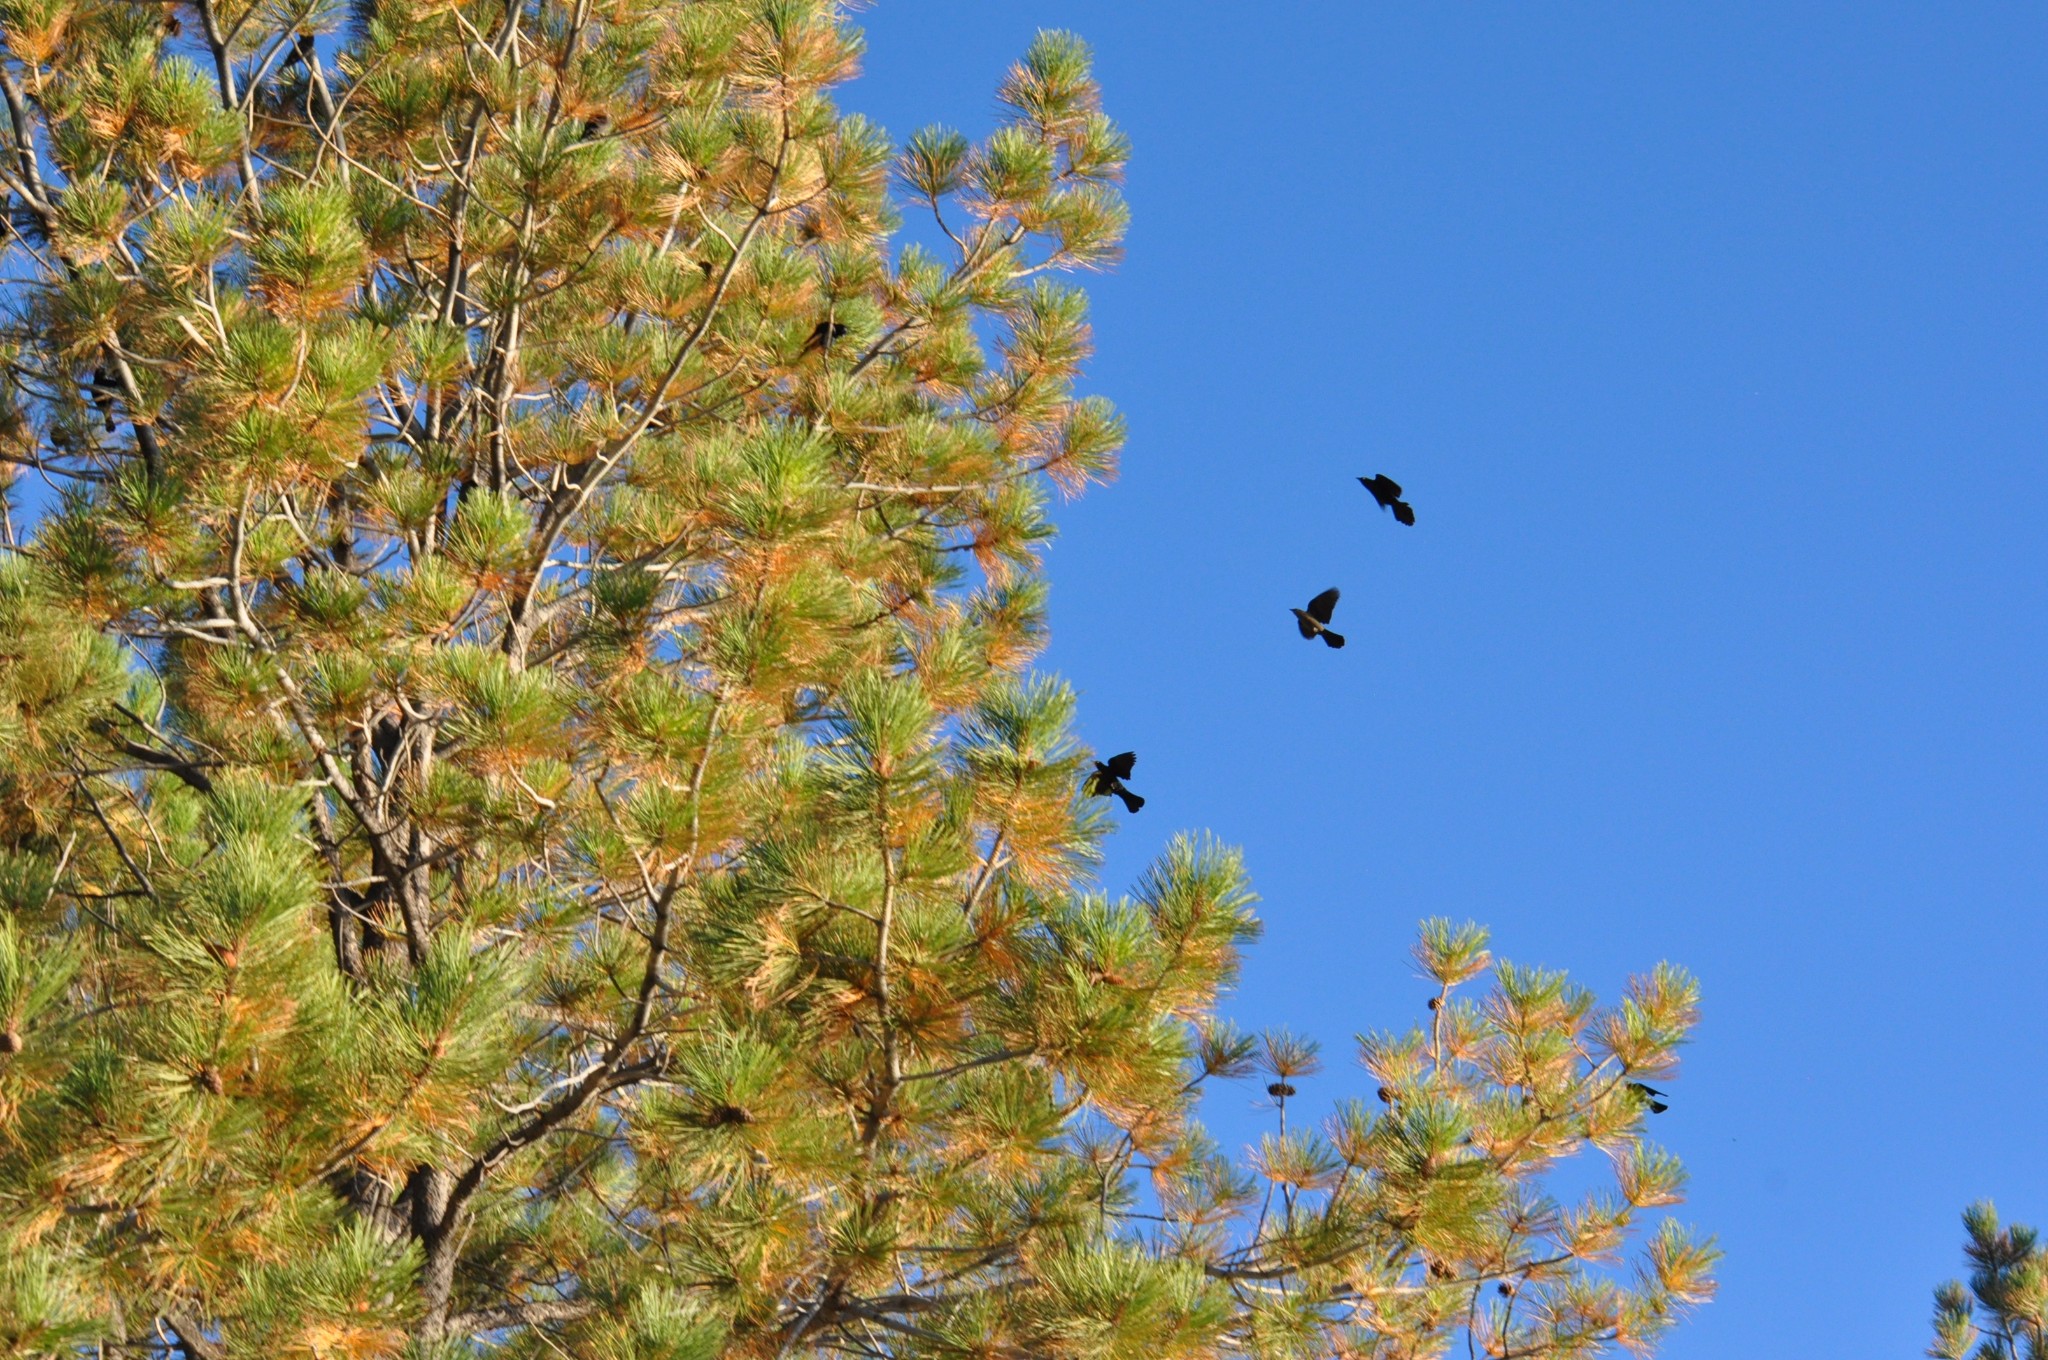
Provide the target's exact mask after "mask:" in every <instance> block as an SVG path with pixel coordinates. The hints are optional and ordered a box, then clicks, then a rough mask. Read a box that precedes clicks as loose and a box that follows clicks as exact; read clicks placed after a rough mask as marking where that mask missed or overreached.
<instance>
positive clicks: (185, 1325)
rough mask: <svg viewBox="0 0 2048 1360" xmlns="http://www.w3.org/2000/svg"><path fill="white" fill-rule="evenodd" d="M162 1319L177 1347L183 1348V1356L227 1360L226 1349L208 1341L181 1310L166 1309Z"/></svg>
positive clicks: (193, 1358) (194, 1358)
mask: <svg viewBox="0 0 2048 1360" xmlns="http://www.w3.org/2000/svg"><path fill="white" fill-rule="evenodd" d="M162 1318H163V1321H164V1323H165V1324H166V1325H168V1326H169V1327H170V1329H171V1331H172V1333H173V1334H174V1335H175V1336H176V1337H177V1339H178V1345H179V1346H181V1347H183V1348H184V1351H185V1354H187V1355H189V1356H191V1357H192V1360H227V1354H228V1352H227V1348H226V1347H225V1346H218V1345H215V1344H214V1343H213V1342H211V1341H208V1340H207V1339H206V1334H205V1333H204V1332H203V1331H201V1330H200V1327H199V1324H198V1323H196V1322H194V1321H193V1320H192V1318H191V1316H190V1315H189V1314H187V1313H186V1312H184V1311H183V1310H182V1309H177V1308H166V1309H164V1311H163V1313H162Z"/></svg>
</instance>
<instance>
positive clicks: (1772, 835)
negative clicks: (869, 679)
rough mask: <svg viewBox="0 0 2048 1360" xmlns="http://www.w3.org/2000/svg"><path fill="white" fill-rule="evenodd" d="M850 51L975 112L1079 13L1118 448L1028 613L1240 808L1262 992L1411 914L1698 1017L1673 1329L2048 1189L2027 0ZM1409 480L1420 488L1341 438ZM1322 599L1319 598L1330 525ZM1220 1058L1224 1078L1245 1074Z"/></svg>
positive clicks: (1327, 1023) (1484, 8) (1795, 1341)
mask: <svg viewBox="0 0 2048 1360" xmlns="http://www.w3.org/2000/svg"><path fill="white" fill-rule="evenodd" d="M862 22H863V24H864V25H865V27H866V28H867V30H868V34H869V40H870V52H869V60H868V62H867V74H866V75H865V76H864V77H863V79H862V80H861V81H860V82H859V83H858V84H856V85H855V86H854V87H853V88H851V89H850V90H849V91H847V92H846V97H845V98H844V100H843V101H842V102H843V103H844V104H845V105H847V106H848V107H850V108H855V109H859V110H861V111H864V112H867V113H869V114H871V115H872V116H875V117H877V118H878V119H880V120H881V121H882V122H883V123H884V124H886V125H887V126H888V127H889V128H890V129H891V130H892V131H893V132H895V133H896V134H897V135H898V136H903V135H907V134H908V133H909V132H910V131H911V130H912V129H914V128H915V127H916V126H918V125H920V124H921V123H924V122H927V121H946V122H951V123H954V124H957V125H960V126H963V127H964V128H967V129H969V130H976V131H978V130H981V129H984V128H986V127H987V126H988V125H989V123H990V121H991V119H992V116H993V99H992V90H993V87H994V84H995V82H996V80H997V78H998V77H999V76H1000V74H1001V72H1002V70H1003V68H1004V67H1005V65H1007V63H1008V62H1009V61H1011V60H1012V59H1013V58H1014V57H1015V56H1016V55H1017V54H1018V53H1019V52H1021V51H1022V49H1023V47H1024V45H1025V43H1026V42H1027V41H1028V39H1029V37H1030V35H1031V33H1032V32H1033V31H1034V30H1035V29H1037V28H1040V27H1065V28H1071V29H1073V30H1075V31H1077V32H1079V33H1081V34H1082V35H1084V36H1085V37H1087V38H1088V39H1089V40H1090V41H1091V42H1092V43H1093V44H1094V45H1095V48H1096V51H1097V54H1098V59H1099V72H1100V75H1101V77H1102V79H1103V81H1104V83H1105V85H1106V87H1107V98H1108V104H1109V107H1110V110H1111V112H1112V113H1113V114H1114V115H1116V116H1117V117H1118V118H1119V119H1120V120H1121V121H1122V123H1123V124H1124V126H1125V127H1126V128H1127V130H1128V131H1129V132H1130V134H1131V136H1132V138H1133V141H1134V143H1135V147H1136V160H1135V164H1134V167H1133V171H1132V175H1131V181H1130V186H1129V187H1130V196H1131V201H1132V205H1133V208H1134V211H1135V226H1134V229H1133V231H1132V233H1131V237H1130V242H1129V255H1128V259H1127V261H1126V263H1125V264H1124V266H1123V267H1122V268H1121V269H1120V270H1119V271H1118V272H1117V273H1116V274H1114V275H1111V276H1109V277H1106V278H1103V279H1101V280H1100V281H1099V282H1098V284H1097V286H1096V288H1095V297H1096V299H1097V303H1096V316H1097V330H1098V341H1099V345H1100V354H1099V357H1098V358H1097V360H1096V362H1095V364H1094V365H1093V369H1092V374H1093V377H1092V380H1091V385H1092V387H1093V389H1094V390H1097V391H1100V392H1102V393H1104V394H1106V395H1108V396H1110V397H1112V398H1113V399H1114V400H1116V401H1117V402H1118V403H1119V404H1120V405H1121V407H1122V408H1123V410H1124V411H1125V412H1126V413H1127V415H1128V416H1129V419H1130V422H1131V441H1130V445H1129V448H1128V450H1127V453H1126V459H1125V470H1124V474H1123V476H1122V478H1121V480H1120V481H1119V482H1118V483H1117V484H1116V485H1114V486H1113V487H1111V488H1109V489H1108V490H1106V491H1097V492H1094V493H1091V494H1090V495H1089V496H1088V497H1087V498H1086V499H1085V500H1083V501H1081V502H1079V503H1078V504H1075V505H1073V506H1071V507H1068V508H1066V509H1065V510H1063V511H1062V512H1061V515H1060V522H1061V526H1062V536H1061V539H1060V541H1059V544H1058V545H1057V547H1056V548H1055V549H1054V551H1053V553H1052V555H1051V570H1052V578H1053V604H1054V613H1053V638H1054V641H1053V646H1052V649H1051V651H1050V653H1049V655H1048V657H1047V664H1048V665H1049V666H1050V667H1052V668H1054V669H1057V670H1059V671H1060V672H1062V673H1064V674H1065V675H1067V676H1068V677H1069V678H1071V679H1072V680H1073V681H1074V682H1075V683H1076V684H1077V685H1078V686H1079V687H1080V688H1081V689H1082V691H1083V710H1082V711H1083V722H1084V727H1085V732H1086V735H1087V736H1088V738H1089V739H1090V740H1091V741H1092V742H1093V743H1094V744H1096V745H1097V746H1098V747H1099V748H1102V749H1106V750H1121V749H1124V748H1126V747H1135V748H1136V749H1137V750H1138V752H1139V753H1140V761H1139V765H1138V771H1137V777H1136V778H1134V779H1133V781H1132V784H1133V787H1134V788H1136V789H1137V790H1138V791H1139V792H1141V793H1143V794H1144V795H1145V796H1146V797H1147V798H1149V799H1150V800H1151V802H1150V804H1149V805H1148V806H1147V807H1146V809H1145V811H1144V812H1143V813H1142V814H1141V815H1140V816H1138V817H1137V818H1135V819H1132V820H1130V821H1129V822H1128V824H1127V826H1126V829H1125V830H1124V831H1123V832H1122V834H1121V835H1119V836H1118V837H1117V838H1116V840H1115V842H1114V844H1113V847H1112V854H1111V861H1110V864H1109V867H1108V873H1107V875H1106V877H1107V881H1108V882H1109V883H1110V884H1111V885H1112V886H1114V885H1119V884H1127V883H1129V882H1130V881H1131V880H1132V879H1133V878H1134V877H1135V875H1136V873H1137V872H1138V870H1139V869H1140V868H1141V867H1142V865H1143V864H1144V863H1145V861H1147V860H1148V859H1149V858H1150V857H1151V856H1152V855H1153V854H1154V853H1156V851H1157V850H1158V849H1159V847H1160V846H1161V845H1162V844H1163V843H1164V842H1165V840H1166V838H1167V837H1168V836H1169V835H1170V834H1171V833H1172V832H1173V831H1175V830H1178V829H1184V828H1208V829H1211V830H1213V831H1214V832H1216V834H1218V835H1219V836H1221V837H1223V838H1224V839H1226V840H1229V841H1232V842H1234V843H1237V844H1240V845H1242V846H1243V847H1244V848H1245V851H1246V854H1247V857H1248V860H1249V863H1250V866H1251V869H1252V871H1253V873H1254V875H1255V878H1256V881H1257V883H1258V886H1259V889H1260V891H1261V893H1262V895H1263V897H1264V906H1263V914H1264V917H1265V920H1266V923H1267V934H1266V937H1265V939H1264V940H1263V941H1262V942H1261V943H1260V944H1259V945H1258V946H1257V947H1256V949H1255V951H1254V953H1253V955H1252V957H1251V959H1250V963H1249V967H1248V968H1247V971H1246V975H1245V978H1244V983H1243V986H1242V987H1241V989H1240V990H1239V992H1238V993H1237V995H1236V996H1235V997H1233V998H1232V1000H1231V1002H1230V1010H1231V1011H1232V1013H1233V1014H1235V1015H1236V1016H1237V1017H1238V1018H1239V1019H1240V1020H1241V1021H1242V1022H1244V1023H1247V1024H1250V1025H1255V1026H1256V1025H1265V1024H1282V1023H1284V1024H1288V1025H1291V1026H1293V1027H1295V1028H1296V1029H1297V1030H1300V1031H1303V1032H1306V1033H1311V1034H1314V1035H1316V1036H1318V1037H1320V1038H1321V1039H1322V1040H1323V1041H1324V1042H1325V1045H1326V1052H1327V1054H1328V1056H1329V1057H1330V1059H1331V1063H1330V1067H1329V1070H1328V1071H1327V1072H1326V1073H1325V1074H1324V1075H1323V1076H1321V1077H1318V1078H1316V1079H1314V1080H1313V1081H1312V1082H1310V1083H1308V1084H1307V1085H1306V1087H1305V1090H1304V1095H1305V1096H1307V1097H1311V1098H1313V1099H1317V1100H1324V1101H1328V1100H1334V1099H1336V1098H1339V1097H1341V1096H1345V1095H1351V1094H1356V1093H1358V1092H1360V1091H1361V1090H1363V1089H1364V1086H1365V1082H1364V1080H1363V1074H1362V1073H1361V1072H1359V1070H1358V1069H1357V1068H1356V1067H1355V1065H1353V1064H1352V1063H1351V1062H1350V1060H1349V1059H1350V1054H1351V1049H1352V1046H1351V1043H1350V1036H1351V1035H1352V1034H1353V1033H1355V1032H1357V1031H1359V1030H1363V1029H1372V1028H1388V1027H1396V1026H1405V1025H1406V1024H1407V1023H1409V1022H1410V1021H1412V1020H1413V1019H1415V1018H1417V1017H1419V1016H1420V1015H1421V1014H1422V1008H1421V1003H1422V1000H1423V997H1424V995H1425V993H1424V990H1423V988H1422V987H1421V986H1420V985H1419V984H1418V983H1417V982H1415V981H1414V979H1413V977H1412V973H1411V968H1410V965H1409V964H1408V962H1407V953H1406V951H1407V948H1408V945H1409V943H1410V941H1411V939H1412V936H1413V930H1414V925H1415V922H1416V921H1417V920H1418V919H1419V918H1421V917H1423V916H1426V915H1432V914H1442V915H1449V916H1453V917H1460V918H1463V917H1471V918H1475V919H1478V920H1481V921H1484V922H1487V923H1489V924H1490V925H1491V926H1492V927H1493V928H1494V931H1495V938H1496V944H1497V946H1498V948H1499V950H1500V952H1501V953H1503V954H1505V955H1506V956H1508V957H1512V958H1514V959H1516V960H1518V961H1521V962H1525V963H1542V964H1546V965H1550V966H1555V967H1565V968H1569V969H1570V970H1572V972H1573V974H1574V976H1576V977H1577V978H1579V979H1580V980H1581V981H1583V982H1585V983H1587V984H1589V985H1591V986H1593V987H1595V988H1596V989H1597V990H1599V991H1600V992H1601V993H1602V994H1603V995H1604V996H1611V995H1613V994H1614V993H1615V992H1616V991H1617V990H1618V989H1619V987H1620V985H1621V983H1622V981H1623V980H1624V979H1625V977H1626V976H1627V975H1628V973H1630V972H1631V971H1635V970H1638V969H1643V968H1646V967H1648V966H1649V965H1650V964H1652V963H1654V962H1655V961H1656V960H1658V959H1660V958H1669V959H1671V960H1673V961H1676V962H1679V963H1683V964H1685V965H1687V966H1688V967H1690V968H1692V969H1693V970H1694V971H1696V972H1697V973H1698V974H1699V975H1700V977H1701V978H1702V980H1703V982H1704V985H1705V996H1706V1006H1705V1019H1704V1022H1703V1024H1702V1026H1701V1028H1700V1031H1699V1035H1698V1041H1697V1043H1696V1044H1695V1045H1694V1046H1693V1047H1692V1048H1691V1049H1690V1050H1689V1052H1688V1056H1687V1059H1686V1063H1685V1067H1684V1071H1683V1075H1682V1077H1681V1078H1680V1080H1679V1081H1678V1082H1677V1083H1676V1084H1675V1087H1674V1088H1673V1089H1674V1091H1675V1097H1674V1100H1673V1105H1674V1109H1673V1110H1672V1112H1671V1113H1670V1114H1667V1115H1665V1116H1663V1117H1662V1118H1661V1119H1660V1120H1659V1121H1658V1124H1657V1126H1656V1132H1657V1133H1658V1135H1659V1136H1660V1137H1661V1138H1662V1139H1663V1140H1664V1141H1665V1142H1666V1143H1667V1144H1668V1145H1669V1146H1671V1147H1672V1148H1673V1149H1674V1150H1676V1151H1677V1152H1679V1153H1680V1154H1681V1155H1682V1156H1684V1157H1685V1158H1686V1160H1687V1162H1688V1163H1689V1165H1690V1166H1691V1169H1692V1172H1693V1177H1694V1194H1693V1198H1692V1202H1691V1204H1690V1205H1689V1207H1688V1208H1687V1210H1686V1211H1685V1213H1686V1215H1687V1217H1689V1218H1691V1219H1692V1220H1693V1221H1694V1222H1696V1223H1697V1224H1699V1225H1700V1226H1701V1227H1703V1228H1705V1229H1707V1230H1710V1231H1712V1232H1715V1233H1717V1234H1719V1236H1720V1239H1721V1242H1722V1245H1723V1246H1724V1247H1725V1248H1726V1250H1727V1252H1728V1260H1727V1263H1726V1266H1725V1269H1724V1270H1723V1272H1722V1279H1723V1291H1722V1298H1721V1300H1720V1301H1719V1302H1717V1303H1715V1304H1714V1305H1712V1306H1710V1307H1709V1308H1707V1309H1706V1310H1704V1311H1703V1312H1702V1313H1701V1314H1700V1315H1699V1316H1698V1318H1697V1319H1696V1320H1695V1321H1694V1322H1692V1323H1691V1324H1690V1325H1688V1326H1687V1327H1685V1328H1683V1329H1681V1331H1680V1332H1679V1333H1678V1334H1677V1336H1676V1337H1675V1339H1674V1340H1673V1341H1672V1342H1671V1343H1670V1345H1669V1346H1668V1347H1667V1348H1666V1351H1665V1354H1667V1355H1669V1356H1672V1357H1678V1358H1679V1360H1689V1358H1692V1357H1709V1356H1712V1357H1727V1356H1734V1355H1765V1354H1775V1355H1794V1354H1808V1355H1845V1356H1846V1355H1852V1354H1853V1355H1877V1354H1887V1353H1888V1354H1897V1355H1912V1354H1917V1353H1918V1352H1919V1350H1920V1348H1921V1347H1922V1346H1923V1345H1925V1343H1926V1339H1927V1336H1928V1325H1927V1319H1928V1314H1929V1296H1930V1291H1931V1289H1932V1287H1933V1286H1934V1285H1935V1284H1936V1283H1937V1282H1938V1281H1940V1280H1942V1279H1945V1278H1948V1277H1949V1276H1951V1275H1953V1274H1956V1273H1958V1267H1959V1264H1960V1250H1959V1243H1960V1237H1961V1230H1960V1227H1959V1226H1958V1222H1957V1214H1958V1212H1959V1211H1960V1210H1961V1208H1962V1207H1963V1205H1964V1204H1965V1203H1966V1202H1967V1201H1969V1200H1970V1199H1972V1198H1976V1197H1980V1196H1989V1197H1992V1198H1994V1199H1996V1200H1997V1202H1998V1204H1999V1206H2000V1208H2001V1209H2002V1210H2003V1211H2004V1212H2005V1213H2006V1214H2007V1215H2008V1216H2009V1217H2013V1218H2018V1219H2020V1220H2022V1221H2033V1222H2037V1223H2043V1224H2044V1225H2048V1158H2044V1156H2043V1151H2044V1149H2043V1143H2042V1135H2041V1127H2042V1124H2043V1119H2042V1115H2043V1113H2044V1104H2048V1102H2044V1097H2043V1096H2042V1094H2041V1074H2042V1072H2043V1071H2044V1068H2048V1062H2044V1059H2048V1026H2044V1025H2043V1023H2042V1015H2043V1010H2044V1002H2048V976H2044V973H2043V969H2042V966H2041V965H2042V955H2043V948H2042V946H2043V943H2044V937H2048V926H2044V924H2043V922H2044V913H2043V906H2044V898H2048V891H2044V889H2048V837H2044V835H2043V834H2042V833H2043V822H2044V812H2048V759H2044V756H2048V751H2044V745H2048V741H2044V738H2048V686H2044V684H2043V678H2044V677H2043V671H2044V662H2048V562H2044V554H2043V535H2042V532H2041V526H2042V524H2043V522H2044V518H2048V464H2044V460H2043V456H2042V455H2043V451H2044V443H2048V441H2044V436H2048V384H2044V378H2048V154H2044V153H2048V145H2044V143H2048V9H2043V8H2041V7H2039V6H2024V5H2019V4H1991V3H1984V4H1971V5H1934V4H1923V5H1915V6H1904V5H1887V4H1880V3H1865V4H1856V5H1849V4H1829V5H1820V4H1803V3H1788V2H1787V0H1773V3H1770V4H1768V5H1766V4H1733V3H1730V4H1717V5H1712V6H1709V5H1704V4H1669V5H1657V6H1650V5H1635V4H1618V3H1598V4H1596V3H1581V4H1573V5H1545V6H1534V5H1527V6H1509V5H1500V4H1488V5H1459V6H1450V5H1424V4H1419V3H1415V4H1402V5H1395V4H1374V5H1360V4H1357V3H1293V4H1286V5H1273V6H1249V5H1236V4H1229V5H1226V4H1203V3H1189V2H1188V0H1180V3H1165V0H1008V2H1007V3H1001V4H994V3H986V0H964V2H963V0H951V3H941V0H882V3H880V4H878V5H877V6H875V7H874V8H873V9H871V10H870V11H868V12H867V13H866V14H864V15H863V16H862ZM1380 470H1384V471H1386V472H1389V473H1391V474H1392V475H1394V476H1395V477H1396V478H1398V479H1399V480H1401V481H1402V482H1403V483H1405V484H1406V485H1407V487H1408V490H1409V492H1410V498H1411V499H1412V500H1413V502H1414V504H1415V507H1416V511H1417V515H1418V517H1419V520H1420V523H1419V525H1418V526H1417V527H1416V528H1415V529H1413V530H1406V529H1402V528H1399V527H1397V526H1395V525H1394V524H1393V523H1392V522H1391V520H1390V519H1389V518H1387V517H1386V516H1384V515H1381V514H1379V513H1378V512H1376V511H1375V510H1374V509H1373V508H1372V505H1371V503H1370V501H1369V499H1368V498H1367V496H1366V494H1365V493H1364V492H1363V491H1362V490H1361V489H1360V488H1359V487H1358V485H1357V484H1356V483H1355V482H1354V481H1353V480H1352V478H1353V477H1354V476H1355V475H1356V474H1359V473H1370V472H1374V471H1380ZM1329 585H1339V586H1341V587H1343V589H1344V601H1343V603H1342V605H1341V606H1340V607H1339V611H1338V616H1337V625H1338V626H1339V627H1340V628H1341V629H1343V631H1345V632H1346V633H1348V634H1349V636H1350V638H1351V646H1350V647H1349V648H1347V649H1346V650H1345V651H1343V652H1341V653H1333V652H1328V651H1326V650H1325V649H1324V648H1322V647H1320V646H1315V645H1312V644H1309V643H1305V642H1303V641H1301V640H1300V639H1299V638H1298V637H1296V636H1295V634H1294V631H1293V625H1292V620H1291V618H1290V616H1289V615H1288V613H1287V608H1288V606H1290V605H1294V604H1299V603H1302V602H1304V601H1305V600H1306V599H1307V598H1308V597H1309V596H1310V595H1311V594H1313V593H1315V592H1316V591H1318V590H1321V589H1322V588H1323V587H1325V586H1329ZM1252 1100H1253V1092H1252V1091H1251V1090H1250V1089H1247V1088H1236V1089H1231V1090H1227V1091H1224V1092H1222V1093H1220V1094H1219V1095H1217V1096H1214V1097H1212V1098H1211V1101H1210V1108H1209V1114H1210V1116H1211V1118H1212V1119H1213V1121H1214V1122H1215V1124H1216V1125H1217V1127H1218V1129H1219V1132H1223V1133H1225V1134H1226V1135H1229V1136H1231V1137H1233V1138H1234V1139H1235V1140H1238V1141H1242V1140H1243V1139H1245V1138H1248V1137H1250V1136H1252V1135H1253V1134H1254V1132H1255V1131H1256V1128H1257V1127H1258V1124H1257V1123H1256V1122H1255V1121H1256V1120H1257V1119H1258V1118H1260V1117H1259V1116H1258V1115H1256V1113H1255V1112H1254V1111H1253V1110H1252V1109H1251V1104H1252Z"/></svg>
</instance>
